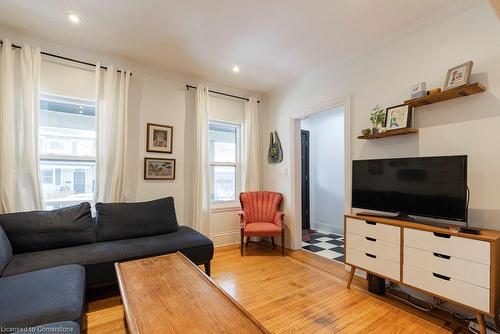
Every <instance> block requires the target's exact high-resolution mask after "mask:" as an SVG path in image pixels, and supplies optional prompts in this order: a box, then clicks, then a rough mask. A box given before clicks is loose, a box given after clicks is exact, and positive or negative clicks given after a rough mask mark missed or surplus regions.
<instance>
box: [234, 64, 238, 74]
mask: <svg viewBox="0 0 500 334" xmlns="http://www.w3.org/2000/svg"><path fill="white" fill-rule="evenodd" d="M239 71H240V68H239V67H238V66H236V65H234V66H233V72H234V73H238V72H239Z"/></svg>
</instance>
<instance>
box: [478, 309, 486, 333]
mask: <svg viewBox="0 0 500 334" xmlns="http://www.w3.org/2000/svg"><path fill="white" fill-rule="evenodd" d="M476 317H477V324H478V325H479V332H480V333H481V334H486V322H484V314H482V313H476Z"/></svg>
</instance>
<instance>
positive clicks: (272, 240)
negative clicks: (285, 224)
mask: <svg viewBox="0 0 500 334" xmlns="http://www.w3.org/2000/svg"><path fill="white" fill-rule="evenodd" d="M271 243H272V244H273V249H274V237H271Z"/></svg>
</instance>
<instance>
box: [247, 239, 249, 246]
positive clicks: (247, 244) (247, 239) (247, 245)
mask: <svg viewBox="0 0 500 334" xmlns="http://www.w3.org/2000/svg"><path fill="white" fill-rule="evenodd" d="M248 244H250V237H247V246H248Z"/></svg>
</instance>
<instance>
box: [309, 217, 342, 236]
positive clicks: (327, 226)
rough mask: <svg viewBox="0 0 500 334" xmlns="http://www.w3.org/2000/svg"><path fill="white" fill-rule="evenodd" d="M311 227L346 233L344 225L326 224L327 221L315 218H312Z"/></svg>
mask: <svg viewBox="0 0 500 334" xmlns="http://www.w3.org/2000/svg"><path fill="white" fill-rule="evenodd" d="M311 228H312V229H314V230H320V231H323V232H329V233H335V234H339V235H343V234H344V227H343V226H335V225H331V224H325V223H322V222H318V221H314V220H311Z"/></svg>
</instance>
